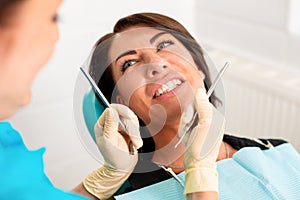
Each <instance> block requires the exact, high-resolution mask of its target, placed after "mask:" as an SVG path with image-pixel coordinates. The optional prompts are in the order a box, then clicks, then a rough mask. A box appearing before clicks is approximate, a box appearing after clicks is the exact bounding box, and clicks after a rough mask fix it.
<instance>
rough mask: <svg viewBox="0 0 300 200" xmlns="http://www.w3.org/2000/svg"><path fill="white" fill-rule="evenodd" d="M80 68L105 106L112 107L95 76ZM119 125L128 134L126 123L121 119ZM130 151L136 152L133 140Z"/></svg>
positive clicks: (131, 152)
mask: <svg viewBox="0 0 300 200" xmlns="http://www.w3.org/2000/svg"><path fill="white" fill-rule="evenodd" d="M80 70H81V71H82V73H83V75H84V76H85V77H86V79H87V80H88V81H89V83H90V85H91V86H92V88H93V89H94V90H95V92H96V93H97V95H98V96H99V97H100V98H101V100H102V102H103V103H104V104H105V106H106V107H108V108H111V105H110V103H109V102H108V101H107V99H106V98H105V96H104V95H103V93H102V92H101V90H100V89H99V88H98V86H97V84H96V83H95V81H94V80H93V78H92V77H91V76H90V74H89V73H87V72H86V71H85V69H84V68H83V67H80ZM119 125H120V127H121V129H122V131H124V132H125V133H126V134H128V133H127V131H126V128H125V125H124V124H123V122H122V121H121V120H119ZM129 151H130V154H132V155H133V154H134V146H133V143H132V142H130V150H129Z"/></svg>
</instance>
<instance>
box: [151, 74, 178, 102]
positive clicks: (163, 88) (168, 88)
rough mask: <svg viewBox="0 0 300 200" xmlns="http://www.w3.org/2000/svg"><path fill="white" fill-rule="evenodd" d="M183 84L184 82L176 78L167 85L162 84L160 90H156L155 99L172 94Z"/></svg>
mask: <svg viewBox="0 0 300 200" xmlns="http://www.w3.org/2000/svg"><path fill="white" fill-rule="evenodd" d="M182 83H183V81H182V80H180V79H177V78H175V79H172V80H170V81H168V82H166V83H165V84H162V85H161V86H160V87H159V88H158V89H156V91H155V94H154V96H153V98H155V99H156V98H158V97H160V96H162V95H165V94H167V93H170V92H171V91H173V90H174V89H176V88H177V87H178V86H180V85H181V84H182Z"/></svg>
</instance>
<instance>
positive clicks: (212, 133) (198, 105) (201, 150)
mask: <svg viewBox="0 0 300 200" xmlns="http://www.w3.org/2000/svg"><path fill="white" fill-rule="evenodd" d="M193 107H194V108H195V109H196V111H197V113H198V116H199V121H198V123H197V124H196V126H195V127H194V128H193V130H192V131H191V132H190V133H187V134H186V136H185V138H184V140H183V143H184V145H185V146H186V151H185V156H184V167H185V171H186V173H185V187H184V194H185V195H187V194H191V193H195V192H208V191H213V192H218V173H217V170H216V159H217V156H218V154H219V149H220V144H221V142H222V138H223V133H224V124H225V119H224V117H223V115H222V114H221V113H219V111H218V110H216V109H215V107H214V106H213V105H212V104H211V103H210V102H209V100H208V97H207V95H206V91H205V90H204V89H201V88H200V89H198V90H197V92H196V96H195V100H194V105H193ZM184 115H186V114H185V113H184ZM184 115H183V118H184ZM189 115H190V114H189ZM183 121H184V119H183ZM180 127H181V126H180ZM181 134H182V130H180V129H179V136H181ZM207 144H210V145H207Z"/></svg>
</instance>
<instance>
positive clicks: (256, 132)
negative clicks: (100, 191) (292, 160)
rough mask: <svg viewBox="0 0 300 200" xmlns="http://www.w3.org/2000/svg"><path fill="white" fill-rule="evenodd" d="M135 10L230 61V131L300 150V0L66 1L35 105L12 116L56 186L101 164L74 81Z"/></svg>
mask: <svg viewBox="0 0 300 200" xmlns="http://www.w3.org/2000/svg"><path fill="white" fill-rule="evenodd" d="M135 12H158V13H161V14H165V15H168V16H170V17H173V18H174V19H176V20H178V21H179V22H181V23H182V24H183V25H184V26H185V27H186V28H187V29H188V30H189V31H190V32H191V33H192V35H194V37H195V38H196V39H197V40H198V41H199V42H200V43H201V44H202V45H203V47H204V48H205V49H206V50H207V51H208V54H209V56H210V57H211V59H212V60H213V62H214V63H215V65H216V67H217V68H220V67H222V66H223V65H224V63H225V62H226V61H228V62H229V63H230V66H229V68H228V71H227V72H226V73H225V75H224V78H223V86H224V88H225V95H226V100H225V101H226V102H225V105H226V119H227V126H226V130H227V132H229V133H232V134H234V135H241V136H248V137H262V138H265V137H276V138H283V139H285V140H287V141H289V142H291V143H292V144H293V145H294V146H295V147H296V148H297V149H298V151H300V137H299V136H298V135H299V132H300V121H299V120H298V118H299V117H300V55H299V52H300V1H298V0H260V1H259V0H227V1H223V0H185V1H182V0H175V1H174V0H172V1H171V0H164V1H159V0H152V1H146V0H140V1H132V0H122V1H117V0H110V1H104V0H64V2H63V4H62V6H61V9H60V17H61V21H60V33H61V35H60V40H59V42H58V44H57V48H56V52H55V53H54V56H53V58H52V59H51V60H50V62H49V63H48V64H47V66H46V67H45V68H44V69H42V70H41V72H40V73H39V75H38V77H37V79H36V80H35V82H34V84H33V86H32V90H33V101H32V103H31V104H30V105H29V106H27V107H25V108H23V109H22V110H20V111H19V112H18V113H17V114H16V115H15V116H14V117H13V118H11V121H12V124H13V126H14V127H15V128H17V129H18V130H19V131H20V132H21V133H22V134H23V137H24V141H25V143H26V144H27V145H28V147H29V148H30V149H37V148H40V147H42V146H44V147H46V148H47V151H46V153H45V155H44V158H45V169H46V173H47V174H48V175H49V177H50V179H51V180H52V181H53V182H54V184H55V185H56V186H58V187H61V188H63V189H66V190H70V189H72V188H73V187H75V186H76V185H77V184H79V183H80V182H81V181H82V180H83V178H84V177H85V176H86V175H87V174H88V173H89V172H91V171H92V170H94V169H96V168H98V167H99V163H97V162H96V161H95V160H94V159H93V158H92V156H91V155H90V154H89V153H87V151H86V150H85V149H84V147H83V145H82V144H81V142H80V139H79V136H78V133H77V131H76V126H75V124H74V117H73V91H74V84H75V80H76V77H77V75H78V73H79V67H80V66H81V64H82V63H83V62H84V61H85V59H86V58H87V56H88V55H89V53H90V49H91V48H92V46H93V44H94V42H95V41H96V40H97V39H98V38H99V36H102V35H103V34H105V33H107V32H110V31H111V30H112V27H113V24H114V23H115V22H116V20H118V19H119V18H121V17H123V16H126V15H129V14H132V13H135ZM297 52H298V53H297Z"/></svg>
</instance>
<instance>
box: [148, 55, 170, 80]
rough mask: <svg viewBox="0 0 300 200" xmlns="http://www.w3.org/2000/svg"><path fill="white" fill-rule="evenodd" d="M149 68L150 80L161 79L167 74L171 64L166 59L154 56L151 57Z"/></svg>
mask: <svg viewBox="0 0 300 200" xmlns="http://www.w3.org/2000/svg"><path fill="white" fill-rule="evenodd" d="M147 65H148V67H147V71H146V73H147V77H148V78H155V77H157V78H159V77H161V76H163V75H164V74H166V72H167V71H168V68H169V65H170V64H169V62H167V61H166V60H165V59H163V58H161V57H160V56H158V55H155V54H152V56H151V57H149V62H148V64H147Z"/></svg>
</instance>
